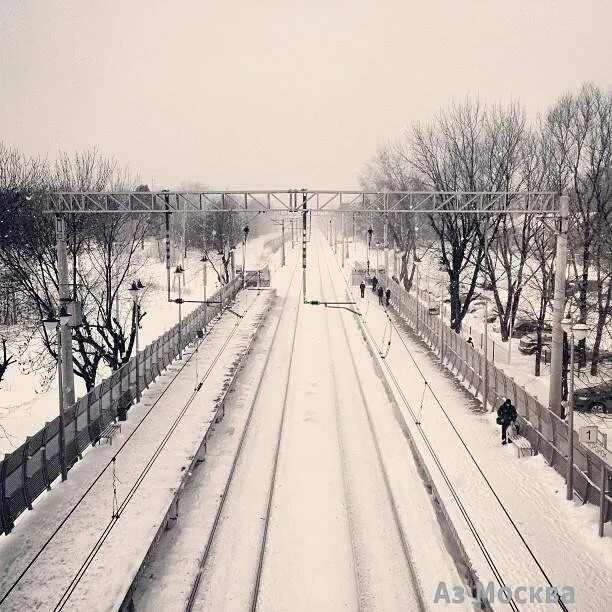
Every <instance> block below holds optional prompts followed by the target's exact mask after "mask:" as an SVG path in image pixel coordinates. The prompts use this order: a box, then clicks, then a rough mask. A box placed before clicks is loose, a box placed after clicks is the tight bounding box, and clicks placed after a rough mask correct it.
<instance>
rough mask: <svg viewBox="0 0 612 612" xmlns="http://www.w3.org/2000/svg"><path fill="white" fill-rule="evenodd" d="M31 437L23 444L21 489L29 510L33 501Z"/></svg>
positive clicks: (27, 437)
mask: <svg viewBox="0 0 612 612" xmlns="http://www.w3.org/2000/svg"><path fill="white" fill-rule="evenodd" d="M29 448H30V436H26V439H25V442H24V444H23V454H22V455H21V489H22V490H23V498H24V499H25V501H26V504H28V510H31V509H32V500H31V499H30V492H29V491H28V459H29V457H30V451H29Z"/></svg>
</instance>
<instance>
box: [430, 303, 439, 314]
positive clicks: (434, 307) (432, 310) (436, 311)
mask: <svg viewBox="0 0 612 612" xmlns="http://www.w3.org/2000/svg"><path fill="white" fill-rule="evenodd" d="M429 314H430V315H439V314H440V306H438V305H437V304H432V305H431V306H430V307H429Z"/></svg>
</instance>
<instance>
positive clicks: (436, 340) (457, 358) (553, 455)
mask: <svg viewBox="0 0 612 612" xmlns="http://www.w3.org/2000/svg"><path fill="white" fill-rule="evenodd" d="M379 279H380V281H381V283H382V284H383V286H385V287H391V288H392V292H391V305H392V306H393V308H394V309H395V310H396V312H398V313H399V314H400V315H401V316H402V317H403V318H404V319H405V320H406V321H407V322H408V324H409V325H410V327H411V328H412V329H413V331H415V332H416V334H417V335H418V336H420V338H421V339H422V340H424V341H425V342H426V343H427V344H428V345H429V347H430V348H431V349H432V350H433V351H435V352H436V353H437V354H438V355H439V356H440V359H441V361H442V363H443V364H444V365H445V366H446V367H447V368H448V369H449V370H451V371H452V372H453V373H454V374H455V376H456V377H457V378H458V379H459V380H460V381H461V382H462V383H463V385H464V386H465V387H466V388H467V389H469V391H470V392H471V393H472V394H473V395H474V396H475V397H480V399H483V393H484V373H485V360H484V355H483V354H482V353H481V352H480V351H478V350H477V349H476V348H474V347H473V346H472V345H470V344H468V342H467V341H466V340H465V339H464V338H463V337H462V336H461V335H460V334H457V333H455V332H454V331H453V330H452V329H451V328H450V327H449V326H448V325H447V324H446V323H444V322H443V320H442V317H441V316H440V314H439V309H438V310H437V312H436V311H435V310H432V309H430V308H429V307H428V306H427V304H426V303H423V302H417V300H416V299H415V297H414V295H413V294H411V293H408V292H407V291H405V290H404V289H403V288H402V287H401V286H400V285H399V284H397V283H395V282H393V281H390V280H389V279H388V278H387V275H386V274H384V273H380V274H379ZM487 373H488V381H489V384H488V393H487V396H488V397H487V400H488V402H489V404H491V405H492V406H497V405H500V404H501V403H502V402H503V400H504V399H505V398H510V399H511V400H512V402H513V403H514V405H515V406H516V409H517V412H518V414H519V421H520V429H521V433H522V434H523V435H524V436H525V437H526V438H527V439H528V440H529V442H530V444H531V446H532V448H533V449H534V451H535V452H536V453H541V454H542V455H543V456H544V457H545V459H546V461H547V462H548V463H549V464H550V465H551V466H552V467H554V468H555V470H557V472H559V473H560V474H562V475H564V476H565V475H566V473H567V461H568V446H569V444H568V440H569V428H568V425H567V423H566V422H565V421H564V420H563V419H561V418H559V417H558V416H557V415H556V414H555V413H554V412H552V411H551V410H550V409H549V408H548V407H546V406H544V405H543V404H542V403H540V402H539V401H538V399H537V398H535V397H533V396H532V395H530V394H529V393H528V392H527V391H526V390H525V388H524V387H523V386H521V385H519V384H518V383H517V382H516V381H515V380H514V379H513V378H512V377H510V376H508V375H506V374H505V373H504V372H503V371H502V370H500V369H499V368H497V367H496V366H495V365H494V364H493V363H491V361H489V362H488V364H487ZM573 445H574V490H575V492H576V494H577V495H578V496H579V497H580V499H582V500H583V501H585V502H586V501H589V502H591V503H593V504H596V505H598V506H599V507H600V523H601V524H603V523H604V522H606V521H609V520H611V519H612V496H611V495H610V492H611V491H612V489H611V485H612V469H611V468H610V466H608V465H607V464H606V463H605V462H604V461H603V460H602V459H601V458H600V457H598V456H597V455H595V454H593V453H591V452H589V450H588V449H586V448H585V447H584V446H583V445H582V444H580V442H579V441H578V435H577V433H576V432H575V431H574V432H573ZM600 531H601V530H600Z"/></svg>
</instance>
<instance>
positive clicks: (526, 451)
mask: <svg viewBox="0 0 612 612" xmlns="http://www.w3.org/2000/svg"><path fill="white" fill-rule="evenodd" d="M508 438H509V439H510V440H512V443H513V444H514V446H516V453H517V455H518V456H519V457H531V456H532V455H533V448H531V444H530V442H529V440H527V438H523V436H521V435H519V434H516V433H512V434H509V435H508Z"/></svg>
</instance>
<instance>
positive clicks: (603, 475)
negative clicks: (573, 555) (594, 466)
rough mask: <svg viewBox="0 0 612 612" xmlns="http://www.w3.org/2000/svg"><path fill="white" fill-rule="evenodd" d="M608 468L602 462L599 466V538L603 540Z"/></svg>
mask: <svg viewBox="0 0 612 612" xmlns="http://www.w3.org/2000/svg"><path fill="white" fill-rule="evenodd" d="M607 472H608V468H607V467H606V466H605V464H604V463H603V462H602V464H601V483H600V485H601V489H600V491H599V530H598V533H599V537H600V538H603V534H604V520H605V518H606V485H607V484H608V482H607V481H608V474H607Z"/></svg>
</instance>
